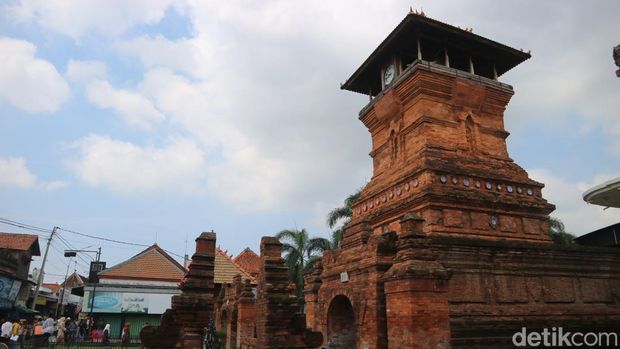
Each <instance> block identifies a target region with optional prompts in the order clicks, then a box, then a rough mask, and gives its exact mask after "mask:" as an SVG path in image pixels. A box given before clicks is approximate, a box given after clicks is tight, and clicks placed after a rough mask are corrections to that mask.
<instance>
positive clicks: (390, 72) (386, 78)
mask: <svg viewBox="0 0 620 349" xmlns="http://www.w3.org/2000/svg"><path fill="white" fill-rule="evenodd" d="M395 75H396V68H395V67H394V64H390V65H389V66H388V67H387V68H385V72H384V73H383V82H384V83H385V85H386V86H387V85H389V84H391V83H392V81H394V76H395Z"/></svg>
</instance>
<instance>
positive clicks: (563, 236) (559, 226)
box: [548, 217, 575, 245]
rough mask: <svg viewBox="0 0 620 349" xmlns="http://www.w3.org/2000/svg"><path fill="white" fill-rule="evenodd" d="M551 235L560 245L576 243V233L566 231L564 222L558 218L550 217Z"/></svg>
mask: <svg viewBox="0 0 620 349" xmlns="http://www.w3.org/2000/svg"><path fill="white" fill-rule="evenodd" d="M548 233H549V236H550V237H551V239H553V242H554V243H556V244H558V245H574V244H575V240H574V239H575V235H573V234H571V233H569V232H567V231H566V229H565V227H564V223H562V221H561V220H560V219H558V218H555V217H549V231H548Z"/></svg>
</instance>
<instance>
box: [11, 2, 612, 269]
mask: <svg viewBox="0 0 620 349" xmlns="http://www.w3.org/2000/svg"><path fill="white" fill-rule="evenodd" d="M411 5H415V8H418V9H420V8H422V9H423V10H424V11H425V13H426V14H427V15H428V16H430V17H432V18H435V19H438V20H441V21H444V22H447V23H450V24H453V25H457V26H460V27H473V28H474V32H476V33H477V34H480V35H483V36H486V37H488V38H491V39H494V40H497V41H500V42H503V43H506V44H508V45H510V46H513V47H516V48H523V49H525V50H528V49H531V50H532V55H533V57H532V59H530V60H528V61H526V62H524V63H523V64H521V65H520V66H518V67H516V68H515V69H514V70H513V71H511V72H509V73H507V74H505V75H504V76H503V77H502V78H501V80H502V81H503V82H506V83H509V84H511V85H513V86H514V88H515V92H516V93H515V96H514V97H513V99H512V101H511V103H510V104H509V106H508V109H507V111H506V121H505V123H506V128H507V130H508V131H509V132H510V133H511V136H510V137H509V138H508V146H509V152H510V154H511V156H512V157H513V159H514V160H515V161H516V162H517V163H518V164H520V165H521V166H523V167H524V168H525V169H526V170H528V172H529V173H530V175H531V177H533V178H534V179H536V180H539V181H542V182H544V183H545V184H546V185H547V187H546V189H545V190H544V191H543V194H544V195H545V197H546V198H547V199H548V200H549V201H550V202H552V203H554V204H556V205H557V210H556V212H555V213H554V215H555V216H557V217H559V218H561V219H562V220H563V221H564V222H565V223H566V225H567V228H568V230H570V231H573V232H575V233H577V234H578V235H580V234H583V233H585V232H588V231H591V230H594V229H597V228H600V227H603V226H606V225H608V224H611V223H615V222H618V221H620V213H619V210H617V209H609V210H606V211H603V210H602V208H601V207H597V206H588V205H587V204H585V203H584V202H583V200H582V199H581V194H582V192H583V191H584V190H586V189H588V188H589V187H591V186H593V185H595V184H598V183H600V182H602V181H603V180H606V179H609V178H613V177H618V176H620V162H619V161H618V160H619V157H620V141H618V139H620V119H619V118H618V115H617V113H618V111H620V98H619V97H618V96H619V95H620V79H618V78H616V77H615V74H614V71H615V66H614V64H613V60H612V56H611V52H612V47H613V46H614V45H617V44H619V43H620V42H618V40H620V39H619V38H620V27H619V26H618V25H617V18H616V17H615V16H616V15H617V13H620V3H618V2H617V1H594V2H587V3H586V2H580V1H562V2H558V1H547V2H543V3H539V2H536V1H529V2H527V1H526V2H522V1H519V2H516V1H515V2H508V1H502V2H497V1H471V2H460V3H454V2H447V1H446V2H443V1H432V2H431V1H417V2H415V3H410V2H405V1H355V2H353V1H339V2H337V3H332V2H307V1H306V2H301V1H262V2H247V1H226V2H203V1H193V0H156V1H131V2H127V1H103V0H96V1H89V2H84V1H77V0H74V1H69V0H66V1H60V0H59V1H49V0H48V1H44V0H22V1H17V0H14V1H4V2H2V3H1V4H0V122H1V124H2V127H1V128H0V196H1V197H2V199H3V200H1V203H0V217H2V218H8V219H12V220H16V221H20V222H25V223H29V224H34V225H36V226H41V227H45V228H50V229H51V227H52V226H60V227H63V228H66V229H71V230H75V231H79V232H83V233H86V234H91V235H97V236H103V237H107V238H111V239H118V240H124V241H131V242H139V243H144V244H150V243H153V242H155V241H157V242H158V243H159V244H160V245H161V246H163V247H164V248H166V249H168V250H170V251H173V252H175V253H177V254H183V253H184V252H185V250H186V240H188V241H189V243H188V247H187V250H188V252H190V253H191V251H192V250H193V239H194V238H195V237H196V236H197V235H198V234H199V233H200V232H201V231H209V230H211V229H213V230H215V231H216V232H217V233H218V243H219V244H220V245H221V246H222V248H223V249H226V250H228V251H229V252H230V253H232V254H236V253H238V252H240V251H241V250H242V249H243V248H245V247H246V246H249V247H251V248H253V249H254V250H257V248H258V243H259V240H260V237H261V236H263V235H271V234H274V233H276V232H278V231H279V230H282V229H287V228H295V227H297V228H307V229H308V230H309V231H310V232H311V233H312V234H314V235H320V236H327V235H328V232H329V230H328V228H327V226H326V225H325V216H326V214H327V212H328V211H329V210H330V209H331V208H333V207H335V206H337V205H339V204H340V203H341V202H342V200H343V199H344V198H345V197H346V196H347V195H348V194H350V193H352V192H353V191H355V189H356V188H358V187H360V186H362V185H363V184H364V183H365V182H366V180H368V179H369V178H370V177H371V161H370V158H369V157H368V155H367V153H368V151H369V149H370V137H369V135H368V132H367V131H366V130H365V128H364V127H363V125H362V124H361V123H360V122H359V121H358V120H357V113H358V111H359V110H360V109H361V108H362V107H363V106H364V104H365V103H366V102H367V97H365V96H362V95H357V94H354V93H351V92H347V91H341V90H340V89H339V83H340V82H342V81H344V80H345V79H346V78H347V77H348V76H349V75H350V74H351V73H352V72H353V71H354V70H355V69H356V68H357V67H358V66H359V64H361V62H362V61H363V60H364V59H365V58H366V57H367V56H368V55H369V54H370V52H372V50H373V49H374V48H375V47H376V46H377V45H378V43H379V42H380V41H381V40H382V39H383V38H384V37H385V36H386V35H387V34H388V33H389V32H390V31H391V30H392V29H393V28H394V27H395V26H396V25H397V24H398V22H399V21H400V20H401V19H402V18H403V17H404V16H405V15H406V13H407V12H408V10H409V6H411ZM0 229H1V230H3V231H15V232H25V230H22V229H18V228H14V227H11V226H2V227H1V228H0ZM61 234H62V236H63V237H64V238H65V239H66V240H67V241H69V242H70V244H72V245H73V246H76V247H80V248H81V247H86V246H94V247H98V246H100V245H101V247H102V249H103V259H104V260H106V261H108V262H109V263H110V264H115V263H118V262H120V261H122V260H124V259H126V258H128V257H130V256H131V255H133V254H135V253H137V252H139V251H140V250H141V248H139V247H129V246H119V245H115V244H112V243H107V242H105V243H103V244H101V243H100V242H98V241H96V240H92V239H88V238H84V237H80V236H76V235H72V234H70V233H67V232H63V233H61ZM42 242H43V240H42ZM64 248H65V246H64V245H63V244H62V243H60V242H56V243H55V244H54V249H52V257H51V258H50V261H51V262H50V266H49V268H50V269H49V272H48V273H49V274H50V276H49V279H50V280H57V279H58V278H59V277H58V275H63V274H64V270H65V269H64V268H66V263H67V260H65V259H63V258H62V257H61V256H60V251H61V250H62V249H64ZM84 258H85V259H86V256H85V257H84ZM39 261H40V259H36V260H35V263H34V265H36V264H38V263H40V262H39ZM84 267H85V261H83V260H80V263H79V264H78V267H77V268H78V270H83V269H84ZM52 274H55V275H52Z"/></svg>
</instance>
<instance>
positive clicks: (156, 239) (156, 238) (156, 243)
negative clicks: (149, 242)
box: [155, 232, 157, 245]
mask: <svg viewBox="0 0 620 349" xmlns="http://www.w3.org/2000/svg"><path fill="white" fill-rule="evenodd" d="M155 245H157V232H155Z"/></svg>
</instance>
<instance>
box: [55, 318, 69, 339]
mask: <svg viewBox="0 0 620 349" xmlns="http://www.w3.org/2000/svg"><path fill="white" fill-rule="evenodd" d="M65 322H66V319H65V317H64V316H63V317H61V318H60V319H58V323H57V324H56V331H58V332H57V333H56V343H58V344H64V343H65V332H66V331H67V328H66V327H65Z"/></svg>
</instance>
